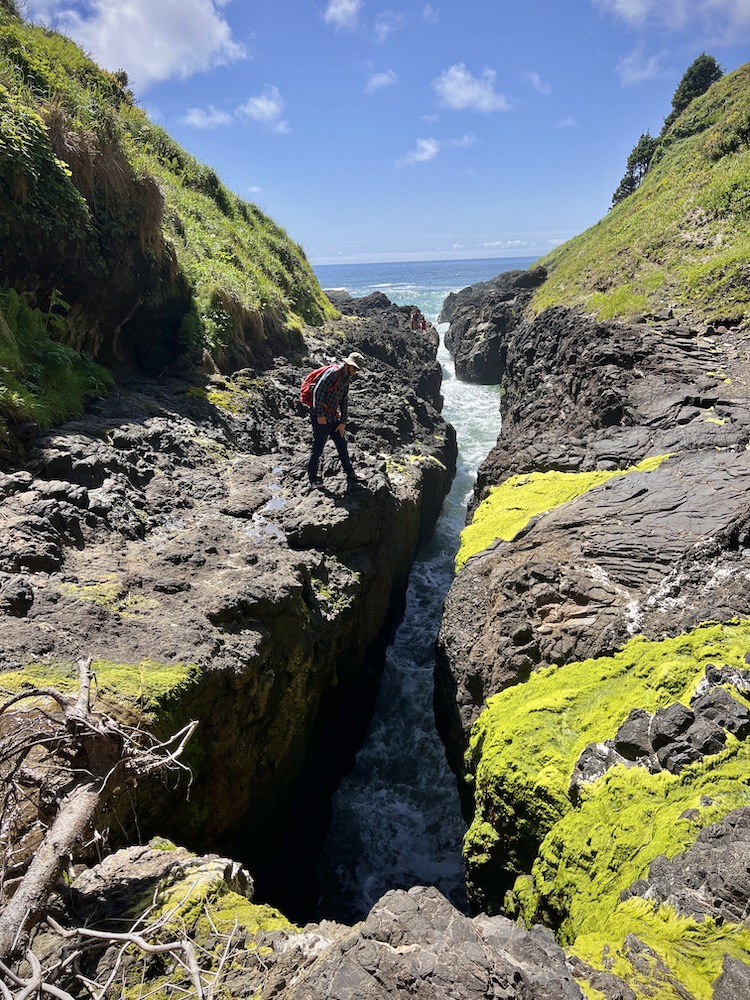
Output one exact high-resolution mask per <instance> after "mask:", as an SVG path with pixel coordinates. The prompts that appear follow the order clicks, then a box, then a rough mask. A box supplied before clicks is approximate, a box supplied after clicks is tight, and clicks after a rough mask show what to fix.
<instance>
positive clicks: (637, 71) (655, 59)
mask: <svg viewBox="0 0 750 1000" xmlns="http://www.w3.org/2000/svg"><path fill="white" fill-rule="evenodd" d="M661 56H662V53H659V54H657V55H653V56H646V55H644V54H643V52H642V51H641V50H640V49H635V50H634V51H633V52H631V53H630V55H629V56H623V57H622V59H621V60H620V61H619V62H618V64H617V75H618V76H619V77H620V80H621V82H622V85H623V86H624V87H629V86H630V85H631V84H634V83H643V82H644V81H645V80H653V79H655V78H656V77H658V76H661V74H662V73H663V70H662V67H661Z"/></svg>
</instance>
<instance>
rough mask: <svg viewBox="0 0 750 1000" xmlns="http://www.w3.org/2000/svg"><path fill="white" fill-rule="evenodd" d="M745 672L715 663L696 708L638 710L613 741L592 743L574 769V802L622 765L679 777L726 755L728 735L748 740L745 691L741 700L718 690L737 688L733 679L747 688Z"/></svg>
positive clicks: (748, 713)
mask: <svg viewBox="0 0 750 1000" xmlns="http://www.w3.org/2000/svg"><path fill="white" fill-rule="evenodd" d="M744 673H745V671H742V672H739V671H737V670H736V669H732V668H730V667H725V668H723V669H717V668H716V667H715V666H714V665H712V664H710V665H709V666H708V667H707V668H706V673H705V677H704V679H703V681H702V682H701V685H700V686H699V690H700V691H702V693H701V694H696V695H695V696H694V697H693V698H692V699H691V702H690V704H691V707H690V708H688V707H687V706H686V705H682V704H680V703H679V702H675V703H674V704H672V705H669V706H668V707H667V708H660V709H658V710H657V711H656V712H655V713H654V715H651V714H650V713H649V712H646V711H644V710H643V709H641V708H634V709H632V710H631V712H630V714H629V715H628V717H627V719H626V720H625V721H624V722H623V723H622V725H621V726H620V727H619V728H618V730H617V732H616V733H615V735H614V736H613V738H612V739H611V740H605V741H604V742H603V743H590V744H589V745H588V746H587V747H586V748H585V749H584V750H583V752H582V753H581V755H580V757H579V758H578V760H577V762H576V764H575V767H574V768H573V775H572V777H571V781H570V789H569V794H570V796H571V798H572V799H573V800H574V801H577V799H578V797H579V793H580V789H581V787H582V786H583V785H585V784H588V783H589V782H591V781H596V779H597V778H600V777H601V776H602V775H603V774H604V773H605V771H606V770H607V769H608V768H610V767H614V766H615V765H616V764H624V765H625V766H627V767H631V766H639V767H645V768H647V769H648V770H649V771H651V772H657V771H670V772H671V773H672V774H678V773H679V772H680V771H681V770H682V769H683V768H684V767H687V765H688V764H693V763H695V761H698V760H702V759H703V758H704V757H705V756H707V755H710V754H716V753H720V752H721V751H722V750H723V749H724V747H725V745H726V739H727V733H731V734H732V735H733V736H736V737H737V738H738V739H745V738H746V737H747V735H748V733H750V708H749V707H748V705H747V704H745V703H744V701H741V700H739V699H740V698H742V696H743V694H744V693H745V692H744V690H740V689H738V697H737V698H735V697H733V696H732V695H731V694H730V693H729V691H727V690H725V689H724V688H723V687H718V686H712V685H718V684H722V683H723V684H731V680H730V678H732V677H735V678H736V679H737V680H738V682H739V683H740V684H743V685H744V684H745V678H744V677H743V676H742V674H744Z"/></svg>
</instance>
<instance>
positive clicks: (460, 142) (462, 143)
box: [443, 132, 477, 149]
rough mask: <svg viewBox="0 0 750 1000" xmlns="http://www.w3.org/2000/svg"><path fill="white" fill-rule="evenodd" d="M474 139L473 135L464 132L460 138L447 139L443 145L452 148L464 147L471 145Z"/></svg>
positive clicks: (475, 138)
mask: <svg viewBox="0 0 750 1000" xmlns="http://www.w3.org/2000/svg"><path fill="white" fill-rule="evenodd" d="M476 141H477V137H476V136H475V135H472V134H471V132H466V133H465V134H464V135H462V136H461V138H460V139H447V140H446V141H445V143H444V144H443V145H445V146H450V147H451V148H452V149H466V148H467V147H468V146H473V145H474V143H475V142H476Z"/></svg>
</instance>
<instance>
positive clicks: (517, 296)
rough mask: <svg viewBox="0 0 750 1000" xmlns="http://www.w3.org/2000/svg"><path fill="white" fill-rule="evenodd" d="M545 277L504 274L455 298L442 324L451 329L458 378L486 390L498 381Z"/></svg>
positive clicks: (450, 300) (534, 271)
mask: <svg viewBox="0 0 750 1000" xmlns="http://www.w3.org/2000/svg"><path fill="white" fill-rule="evenodd" d="M546 275H547V273H546V271H545V270H544V268H541V267H540V268H533V269H532V270H531V271H505V272H504V273H502V274H499V275H498V276H497V277H496V278H492V279H491V280H490V281H481V282H478V283H477V284H476V285H470V286H469V287H468V288H464V289H462V290H461V291H460V292H451V294H450V295H449V296H448V297H447V299H446V300H445V302H444V303H443V308H442V309H441V311H440V316H439V317H438V320H439V321H440V322H441V323H449V324H450V327H449V329H448V332H447V334H446V337H445V344H446V347H447V348H448V350H449V351H450V352H451V355H452V357H453V360H454V362H455V365H456V375H457V377H458V378H461V379H465V380H466V381H467V382H478V383H480V384H484V385H495V384H497V383H498V382H499V381H500V373H501V371H502V367H503V365H504V363H505V353H506V339H507V336H508V334H509V333H510V331H511V330H512V329H513V327H514V326H516V325H517V324H518V323H519V322H520V320H521V317H522V316H523V312H524V309H525V307H526V306H527V305H528V303H529V300H530V299H531V296H532V294H533V292H534V289H535V288H538V287H539V285H541V284H542V283H543V282H544V279H545V278H546Z"/></svg>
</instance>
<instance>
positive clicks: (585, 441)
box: [436, 279, 750, 997]
mask: <svg viewBox="0 0 750 1000" xmlns="http://www.w3.org/2000/svg"><path fill="white" fill-rule="evenodd" d="M507 280H510V281H512V280H513V279H507ZM462 295H463V297H464V299H465V300H466V301H467V303H470V306H467V310H466V311H465V312H463V313H461V314H460V316H458V327H457V329H456V330H455V331H453V327H452V328H451V334H450V335H449V339H450V340H451V342H452V344H453V350H454V352H455V353H456V356H457V358H458V357H462V358H464V359H470V358H476V357H478V356H481V357H482V358H483V363H485V362H486V366H485V370H484V373H483V375H482V380H484V379H485V378H487V379H489V378H490V376H491V375H493V376H494V379H495V380H496V381H498V382H501V383H502V384H503V386H504V390H505V392H504V398H503V406H502V431H501V433H500V436H499V439H498V443H497V446H496V448H495V449H493V451H492V452H491V454H490V455H489V456H488V458H487V460H486V461H485V462H484V463H483V465H482V467H481V468H480V470H479V476H478V480H477V486H476V491H475V497H474V501H473V504H472V514H473V519H472V521H471V523H470V525H469V526H468V527H467V528H466V529H465V532H464V534H463V536H462V547H461V552H460V553H459V556H458V560H457V565H458V566H460V567H461V568H460V569H459V572H458V573H457V576H456V579H455V581H454V583H453V586H452V588H451V591H450V593H449V595H448V598H447V600H446V604H445V611H444V617H443V621H442V626H441V630H440V636H439V639H438V666H437V693H436V712H437V715H438V719H439V724H440V728H441V732H442V734H443V736H444V739H445V741H446V744H447V747H448V753H449V758H450V760H451V763H452V766H453V768H454V770H455V771H456V773H457V775H458V776H459V781H460V784H461V787H462V799H463V802H464V806H465V810H466V812H467V816H468V817H469V818H470V819H471V828H470V830H469V833H468V836H467V839H466V843H465V859H466V864H467V881H468V888H469V893H470V895H471V897H472V898H473V900H474V904H475V905H476V906H477V907H480V908H482V909H485V910H488V911H489V912H501V911H502V912H505V913H506V914H509V915H514V914H515V915H521V916H523V917H524V918H525V919H526V920H528V921H532V922H533V921H537V920H541V921H543V922H544V923H546V924H547V925H548V926H551V927H553V928H555V929H556V931H557V934H558V940H561V941H563V942H564V943H565V944H566V945H567V946H568V949H569V956H570V957H571V958H576V959H578V960H579V961H580V962H581V963H583V964H582V965H581V966H580V967H579V972H580V971H581V970H582V969H583V968H584V966H585V968H586V970H587V971H586V975H587V977H588V978H589V981H590V983H591V985H592V986H595V988H596V989H598V990H600V991H601V992H602V993H603V994H604V995H605V996H612V997H614V996H633V997H636V996H637V997H640V996H643V995H646V994H648V991H649V990H656V994H655V995H658V996H665V997H666V996H673V995H674V996H677V995H680V996H683V995H685V996H687V995H690V996H701V997H704V996H705V997H711V996H712V995H713V996H716V997H719V996H727V995H730V994H729V993H727V989H731V986H729V985H728V984H729V983H730V980H731V977H733V976H736V977H738V978H737V979H736V982H737V983H740V982H743V981H744V980H743V977H746V976H747V972H748V967H750V949H749V948H748V943H750V939H747V937H746V935H747V926H748V925H747V913H748V907H749V906H750V896H749V895H748V893H747V891H746V887H744V880H743V879H742V878H736V879H726V878H725V877H724V876H723V875H722V872H723V870H724V869H725V865H726V864H727V863H728V860H727V859H728V858H730V857H733V856H735V855H736V853H737V852H738V851H739V852H741V851H742V848H741V846H740V845H741V844H742V843H743V837H744V833H743V831H744V829H745V824H746V823H747V816H748V811H747V803H746V799H745V796H744V792H743V791H742V787H744V782H743V781H742V779H741V778H740V775H741V774H742V773H745V770H746V767H747V764H748V761H749V760H750V747H748V744H747V724H746V721H745V720H746V718H747V715H748V705H749V704H750V703H749V702H748V697H747V695H748V686H747V677H748V672H747V665H748V663H749V662H750V625H749V619H750V598H749V597H748V595H749V594H750V553H749V548H748V547H749V545H750V531H749V528H750V501H748V497H749V496H750V493H749V492H748V488H749V487H750V460H749V459H748V447H749V446H750V380H748V371H750V368H749V362H750V338H749V337H748V334H747V331H746V330H745V329H744V328H740V327H739V326H738V325H733V324H732V323H731V321H730V322H727V321H726V318H725V317H721V318H717V320H716V322H714V323H706V322H701V323H698V322H696V321H694V320H693V319H692V317H691V316H690V315H689V314H679V315H677V314H675V315H663V316H650V317H648V318H644V319H637V320H634V321H632V322H630V323H622V322H614V321H611V322H596V321H595V320H594V319H593V318H591V317H590V316H587V315H584V314H583V313H581V312H580V311H577V310H567V309H561V308H553V309H548V310H546V311H545V312H543V313H542V314H540V315H538V316H533V315H532V314H531V313H530V312H529V311H528V310H527V311H526V312H525V313H523V314H516V315H513V316H509V315H508V308H507V305H506V304H505V303H502V302H498V297H497V293H496V292H495V291H494V290H488V289H484V288H480V289H475V290H474V291H471V292H469V291H467V292H465V293H462ZM472 310H473V318H472ZM480 317H481V321H480ZM489 328H492V329H495V330H498V331H499V330H502V334H498V336H497V337H496V343H495V346H494V347H493V349H492V351H491V353H489V354H488V353H487V352H486V351H485V350H484V344H485V339H486V332H485V331H486V330H487V329H489ZM466 364H467V374H469V375H470V374H471V368H472V364H473V365H474V370H475V372H476V363H475V362H471V363H468V362H467V363H466ZM728 881H732V883H733V888H732V891H729V890H727V887H726V883H727V882H728ZM722 886H723V887H724V888H722ZM738 896H739V897H741V898H740V899H738ZM696 897H697V898H696ZM697 899H702V900H704V902H698V901H697ZM689 900H695V901H694V902H693V903H692V904H691V903H690V902H689ZM709 900H711V901H710V902H709ZM709 914H710V916H711V917H712V918H713V919H716V920H718V921H719V922H722V921H724V922H725V923H726V924H731V925H732V927H733V933H736V936H735V938H734V942H735V944H736V947H734V946H728V945H727V944H726V941H725V939H724V936H723V935H722V934H720V933H718V932H717V931H716V925H711V926H709V924H708V923H707V922H706V920H705V917H706V916H707V915H709ZM678 925H679V927H680V930H679V931H677V926H678ZM693 933H695V934H696V937H697V939H698V940H700V941H701V948H702V949H704V950H703V953H702V955H701V959H700V961H699V960H698V959H697V958H696V957H695V956H692V957H691V955H690V953H689V950H687V949H685V948H683V947H682V946H681V945H680V944H679V943H676V942H675V939H674V937H673V936H672V935H675V934H676V935H677V936H678V937H679V936H680V935H690V934H693ZM597 970H598V971H597ZM625 983H627V987H626V986H625V985H624V984H625ZM714 983H716V985H715V987H714V985H713V984H714ZM714 989H715V992H714ZM618 991H619V992H618ZM660 991H661V992H660ZM681 991H687V992H681ZM597 995H598V994H597ZM649 995H650V994H649Z"/></svg>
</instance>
